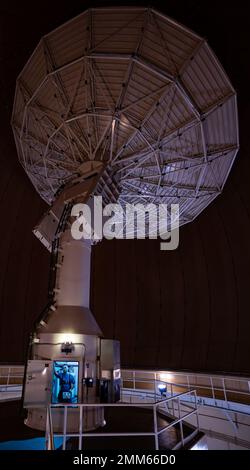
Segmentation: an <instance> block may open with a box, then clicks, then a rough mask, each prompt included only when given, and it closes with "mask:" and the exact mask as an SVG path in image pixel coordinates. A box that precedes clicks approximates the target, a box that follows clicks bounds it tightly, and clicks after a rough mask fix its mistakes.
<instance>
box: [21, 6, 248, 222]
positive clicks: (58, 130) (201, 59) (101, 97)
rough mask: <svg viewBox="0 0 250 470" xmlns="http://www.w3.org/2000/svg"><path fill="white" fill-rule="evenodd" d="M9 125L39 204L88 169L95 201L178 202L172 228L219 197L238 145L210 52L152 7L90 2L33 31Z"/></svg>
mask: <svg viewBox="0 0 250 470" xmlns="http://www.w3.org/2000/svg"><path fill="white" fill-rule="evenodd" d="M12 127H13V131H14V136H15V141H16V146H17V150H18V156H19V160H20V162H21V164H22V166H23V167H24V169H25V171H26V173H27V175H28V177H29V178H30V180H31V181H32V183H33V185H34V186H35V188H36V190H37V191H38V193H39V194H40V195H41V197H42V198H43V199H44V200H45V201H46V202H47V203H49V204H51V203H52V202H53V201H54V199H55V196H56V195H57V194H58V192H60V190H61V188H63V187H65V185H67V184H69V183H70V182H73V181H76V180H77V178H80V177H81V176H84V174H85V172H86V173H87V169H88V170H89V169H90V168H92V169H94V168H95V169H101V173H100V178H99V179H98V182H97V184H96V187H95V188H93V194H96V195H102V196H103V198H104V201H105V203H108V202H116V201H118V202H120V203H122V204H124V203H138V202H140V203H142V204H148V203H157V204H158V203H167V204H176V203H177V204H179V208H180V209H179V211H180V224H181V225H183V224H185V223H187V222H190V221H192V220H193V219H194V218H195V217H196V216H197V215H198V214H199V213H200V212H201V211H202V210H203V209H205V207H207V206H208V205H209V204H210V203H211V202H212V201H213V200H214V199H215V197H216V196H217V195H219V194H220V193H221V191H222V189H223V186H224V184H225V181H226V179H227V177H228V174H229V172H230V169H231V166H232V163H233V161H234V158H235V156H236V153H237V150H238V146H239V142H238V122H237V103H236V95H235V91H234V89H233V87H232V85H231V83H230V81H229V79H228V77H227V75H226V73H225V72H224V70H223V68H222V66H221V65H220V63H219V61H218V59H217V58H216V56H215V55H214V53H213V52H212V50H211V49H210V47H209V46H208V44H207V42H206V41H205V40H204V39H202V38H201V37H199V36H198V35H196V34H195V33H193V32H192V31H190V30H189V29H187V28H186V27H184V26H182V25H180V24H178V23H177V22H176V21H173V20H172V19H170V18H168V17H167V16H165V15H163V14H161V13H159V12H158V11H155V10H154V9H151V8H150V9H146V8H136V7H135V8H133V7H128V8H123V7H115V8H98V9H95V8H92V9H89V10H87V11H85V12H84V13H82V14H80V15H79V16H78V17H76V18H74V19H73V20H71V21H69V22H67V23H66V24H64V25H62V26H61V27H59V28H57V29H56V30H54V31H52V32H51V33H49V34H47V35H46V36H44V37H43V38H42V39H41V41H40V42H39V44H38V46H37V47H36V49H35V51H34V53H33V54H32V56H31V58H30V60H29V61H28V63H27V64H26V65H25V67H24V69H23V70H22V72H21V73H20V75H19V77H18V79H17V84H16V94H15V102H14V109H13V116H12Z"/></svg>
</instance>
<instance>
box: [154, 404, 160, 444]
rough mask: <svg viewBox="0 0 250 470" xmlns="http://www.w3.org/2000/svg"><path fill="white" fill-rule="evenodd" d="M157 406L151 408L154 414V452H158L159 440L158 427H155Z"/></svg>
mask: <svg viewBox="0 0 250 470" xmlns="http://www.w3.org/2000/svg"><path fill="white" fill-rule="evenodd" d="M156 407H157V405H156V404H154V406H153V413H154V435H155V450H159V439H158V426H157V409H156Z"/></svg>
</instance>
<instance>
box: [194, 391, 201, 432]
mask: <svg viewBox="0 0 250 470" xmlns="http://www.w3.org/2000/svg"><path fill="white" fill-rule="evenodd" d="M194 401H195V409H196V419H197V428H198V431H199V430H200V422H199V412H198V404H197V393H196V390H194Z"/></svg>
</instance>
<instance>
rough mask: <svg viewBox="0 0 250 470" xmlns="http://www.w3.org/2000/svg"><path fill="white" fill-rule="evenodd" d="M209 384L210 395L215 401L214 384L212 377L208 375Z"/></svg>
mask: <svg viewBox="0 0 250 470" xmlns="http://www.w3.org/2000/svg"><path fill="white" fill-rule="evenodd" d="M210 384H211V390H212V397H213V400H214V401H215V393H214V384H213V378H212V377H210Z"/></svg>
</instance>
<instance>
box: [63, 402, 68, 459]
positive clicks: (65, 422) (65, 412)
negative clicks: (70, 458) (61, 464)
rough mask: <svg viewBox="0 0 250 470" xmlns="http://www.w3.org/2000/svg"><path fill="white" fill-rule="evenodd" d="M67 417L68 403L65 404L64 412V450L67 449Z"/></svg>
mask: <svg viewBox="0 0 250 470" xmlns="http://www.w3.org/2000/svg"><path fill="white" fill-rule="evenodd" d="M67 417H68V407H67V406H66V405H64V413H63V450H65V449H66V434H67Z"/></svg>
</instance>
